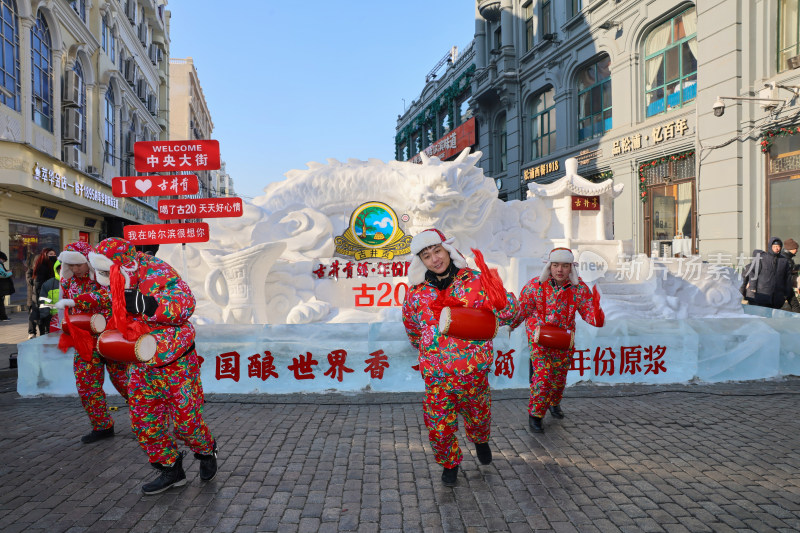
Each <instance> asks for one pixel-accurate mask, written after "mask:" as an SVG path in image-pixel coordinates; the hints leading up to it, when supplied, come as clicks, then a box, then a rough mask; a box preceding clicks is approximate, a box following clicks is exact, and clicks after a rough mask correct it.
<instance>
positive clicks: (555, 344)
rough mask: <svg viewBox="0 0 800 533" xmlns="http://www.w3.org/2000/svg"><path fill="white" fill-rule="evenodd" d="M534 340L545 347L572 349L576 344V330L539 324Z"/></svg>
mask: <svg viewBox="0 0 800 533" xmlns="http://www.w3.org/2000/svg"><path fill="white" fill-rule="evenodd" d="M533 342H534V343H536V344H538V345H539V346H544V347H545V348H556V349H558V350H571V349H572V347H573V346H575V332H574V331H570V330H568V329H562V328H560V327H558V326H551V325H549V324H545V325H544V326H537V328H536V331H535V333H534V334H533Z"/></svg>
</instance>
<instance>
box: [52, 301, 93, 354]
mask: <svg viewBox="0 0 800 533" xmlns="http://www.w3.org/2000/svg"><path fill="white" fill-rule="evenodd" d="M64 321H65V322H64V329H63V330H62V332H61V337H59V339H58V348H59V349H60V350H61V351H62V352H66V351H67V350H68V349H69V348H72V347H73V346H74V347H75V350H76V351H77V352H78V355H80V356H81V359H83V360H84V361H86V362H87V363H88V362H89V361H91V360H92V355H93V354H94V343H95V340H94V337H93V336H92V334H91V333H89V332H88V331H85V330H83V329H81V328H79V327H76V326H74V325H73V324H72V321H71V320H70V317H69V312H67V313H65V314H64Z"/></svg>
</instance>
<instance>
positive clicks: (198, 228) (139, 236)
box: [122, 222, 208, 244]
mask: <svg viewBox="0 0 800 533" xmlns="http://www.w3.org/2000/svg"><path fill="white" fill-rule="evenodd" d="M122 234H123V235H124V236H125V239H126V240H128V241H130V242H131V243H132V244H172V243H184V242H208V224H206V223H205V222H192V223H187V224H143V225H141V226H125V227H124V228H123V229H122Z"/></svg>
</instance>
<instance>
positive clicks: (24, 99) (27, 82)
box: [19, 17, 34, 145]
mask: <svg viewBox="0 0 800 533" xmlns="http://www.w3.org/2000/svg"><path fill="white" fill-rule="evenodd" d="M33 23H34V20H33V19H30V18H23V17H20V18H19V55H20V58H19V77H20V81H19V86H20V93H21V94H20V106H21V112H22V129H23V131H24V133H23V138H24V139H25V142H26V143H28V144H29V145H30V144H33V112H32V111H31V92H32V91H31V80H32V79H33V75H32V74H31V68H32V67H31V28H32V27H33Z"/></svg>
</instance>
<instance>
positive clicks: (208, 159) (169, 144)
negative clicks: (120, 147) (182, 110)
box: [133, 140, 219, 172]
mask: <svg viewBox="0 0 800 533" xmlns="http://www.w3.org/2000/svg"><path fill="white" fill-rule="evenodd" d="M133 157H134V162H135V165H136V170H137V171H138V172H175V171H178V170H218V169H219V141H210V140H208V141H204V140H195V141H139V142H136V143H134V144H133Z"/></svg>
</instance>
